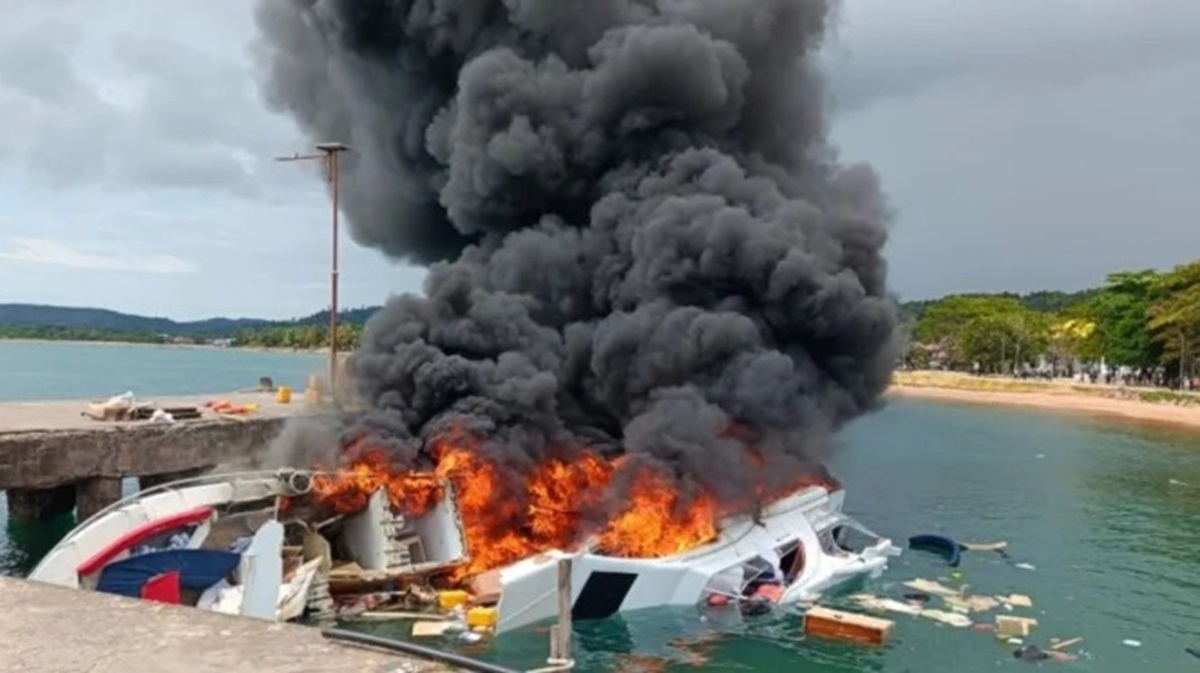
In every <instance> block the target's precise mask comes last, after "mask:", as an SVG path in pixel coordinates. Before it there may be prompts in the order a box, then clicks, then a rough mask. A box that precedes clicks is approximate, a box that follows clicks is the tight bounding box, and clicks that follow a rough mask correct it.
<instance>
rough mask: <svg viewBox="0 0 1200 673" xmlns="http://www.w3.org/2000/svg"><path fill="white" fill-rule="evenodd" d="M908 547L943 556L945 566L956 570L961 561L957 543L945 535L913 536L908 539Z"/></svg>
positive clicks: (959, 548)
mask: <svg viewBox="0 0 1200 673" xmlns="http://www.w3.org/2000/svg"><path fill="white" fill-rule="evenodd" d="M908 546H909V548H910V549H918V550H921V551H929V552H933V553H935V554H939V555H941V556H943V557H944V558H945V559H946V564H947V565H949V566H950V567H951V568H957V567H958V564H959V562H960V561H961V560H962V549H961V547H960V546H959V544H958V542H956V541H954V540H953V539H951V538H948V537H946V536H945V535H933V534H927V535H914V536H912V537H910V538H908Z"/></svg>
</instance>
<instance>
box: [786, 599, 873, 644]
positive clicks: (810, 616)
mask: <svg viewBox="0 0 1200 673" xmlns="http://www.w3.org/2000/svg"><path fill="white" fill-rule="evenodd" d="M895 626H896V623H895V622H893V621H891V620H888V619H880V618H878V617H868V616H867V615H860V614H857V613H854V612H843V611H841V610H833V609H830V608H823V607H819V606H818V607H813V608H809V610H808V611H807V612H805V613H804V633H805V635H807V636H811V637H814V638H826V639H829V640H841V641H846V642H852V643H858V644H862V645H875V646H879V645H883V644H884V643H886V642H887V639H888V637H890V636H891V634H892V629H893V628H894V627H895Z"/></svg>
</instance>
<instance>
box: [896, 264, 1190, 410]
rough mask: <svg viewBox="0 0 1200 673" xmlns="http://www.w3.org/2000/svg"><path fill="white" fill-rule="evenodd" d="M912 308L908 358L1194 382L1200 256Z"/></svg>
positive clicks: (965, 366) (939, 364) (977, 368)
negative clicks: (1099, 279) (1070, 284)
mask: <svg viewBox="0 0 1200 673" xmlns="http://www.w3.org/2000/svg"><path fill="white" fill-rule="evenodd" d="M906 309H907V310H906V312H905V314H906V315H905V317H906V318H907V320H906V323H905V329H906V335H905V336H906V337H907V347H906V349H905V356H904V365H905V366H906V367H909V368H914V369H924V368H935V369H951V370H958V371H971V372H976V373H980V374H985V373H990V374H1014V375H1018V376H1037V375H1042V376H1075V375H1079V374H1083V375H1085V376H1088V377H1090V378H1092V379H1093V380H1096V379H1098V378H1100V377H1103V378H1104V379H1105V380H1107V381H1108V382H1114V381H1118V380H1119V381H1120V382H1122V383H1127V384H1132V383H1137V384H1143V385H1163V386H1169V387H1181V386H1182V387H1187V388H1193V387H1195V386H1194V385H1193V379H1194V378H1195V377H1194V374H1195V371H1196V361H1197V359H1198V356H1200V261H1196V262H1191V263H1188V264H1184V265H1181V266H1178V267H1175V268H1174V269H1172V270H1170V271H1167V272H1157V271H1153V270H1143V271H1121V272H1117V273H1113V274H1110V275H1109V276H1108V277H1107V278H1106V279H1105V283H1104V285H1103V286H1102V287H1100V288H1097V289H1094V290H1088V291H1085V292H1080V293H1076V294H1073V295H1071V294H1065V293H1044V292H1043V293H1035V294H1033V295H1025V296H1017V295H1012V294H958V295H950V296H947V297H943V298H941V299H938V300H935V301H928V302H920V303H914V304H909V305H907V306H906ZM1102 365H1103V366H1102Z"/></svg>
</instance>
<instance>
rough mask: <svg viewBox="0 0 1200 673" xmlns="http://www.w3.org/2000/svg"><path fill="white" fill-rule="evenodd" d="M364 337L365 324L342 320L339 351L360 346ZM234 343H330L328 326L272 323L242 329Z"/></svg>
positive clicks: (304, 345)
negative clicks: (267, 325)
mask: <svg viewBox="0 0 1200 673" xmlns="http://www.w3.org/2000/svg"><path fill="white" fill-rule="evenodd" d="M361 338H362V325H358V324H354V323H339V324H338V326H337V346H338V350H343V351H344V350H352V349H354V348H358V343H359V340H360V339H361ZM233 341H234V345H237V346H247V347H251V348H295V349H297V350H313V349H317V348H325V347H327V346H329V326H328V325H303V324H294V325H272V326H269V327H259V328H255V329H248V330H242V331H240V332H237V333H236V334H235V335H234V337H233Z"/></svg>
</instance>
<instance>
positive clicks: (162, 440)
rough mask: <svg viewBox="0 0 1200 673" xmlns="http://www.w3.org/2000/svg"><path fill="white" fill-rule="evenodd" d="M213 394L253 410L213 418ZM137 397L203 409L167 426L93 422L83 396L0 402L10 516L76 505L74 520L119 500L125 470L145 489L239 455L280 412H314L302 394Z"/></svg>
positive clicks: (251, 449)
mask: <svg viewBox="0 0 1200 673" xmlns="http://www.w3.org/2000/svg"><path fill="white" fill-rule="evenodd" d="M212 400H227V401H229V402H231V403H233V404H238V405H243V404H257V405H258V410H257V411H256V412H255V413H253V414H250V415H247V416H240V417H236V418H227V417H221V416H218V415H217V414H214V413H213V412H211V411H209V410H207V409H204V408H203V406H204V404H205V403H206V402H208V401H212ZM139 401H144V402H148V403H152V404H156V405H158V406H161V407H197V408H200V409H201V410H202V413H203V416H202V418H200V419H196V420H181V421H178V422H176V423H169V424H159V423H151V422H149V421H120V422H118V421H96V420H92V419H90V418H87V417H85V416H83V410H84V408H86V406H87V404H88V402H87V401H80V400H74V401H52V402H15V403H0V490H3V491H6V492H7V496H8V506H9V515H10V516H12V517H13V518H16V519H22V520H43V519H47V518H51V517H53V516H56V515H57V514H61V513H63V512H67V511H70V510H71V509H73V508H75V507H78V516H79V518H80V519H81V520H82V519H84V518H87V517H88V516H90V515H92V514H94V513H95V512H97V511H98V510H100V509H102V508H103V507H105V506H107V505H108V504H110V503H112V502H113V501H115V500H117V499H118V498H119V497H120V494H121V479H123V478H125V477H137V478H139V480H141V481H142V485H143V487H145V486H147V485H154V484H158V483H163V482H166V481H172V480H175V479H180V478H184V477H188V476H195V475H198V474H202V473H203V472H205V471H206V470H211V469H212V468H214V467H216V466H218V465H223V464H226V463H232V462H240V461H245V460H247V459H249V458H252V457H253V456H254V455H255V454H257V453H259V452H260V451H261V450H262V449H264V448H265V447H266V446H267V445H268V444H270V442H271V440H272V439H274V437H275V436H276V435H277V434H278V432H279V430H280V429H281V428H282V427H283V424H284V422H285V421H286V420H287V419H288V418H290V417H293V416H297V415H303V414H312V413H314V411H315V410H314V409H312V408H311V407H308V406H306V405H305V404H304V402H303V400H301V399H295V398H293V400H292V402H291V403H290V404H280V403H279V402H277V401H276V399H275V396H274V394H271V393H265V392H263V393H238V394H217V395H204V396H191V397H163V398H156V399H147V400H139Z"/></svg>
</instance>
